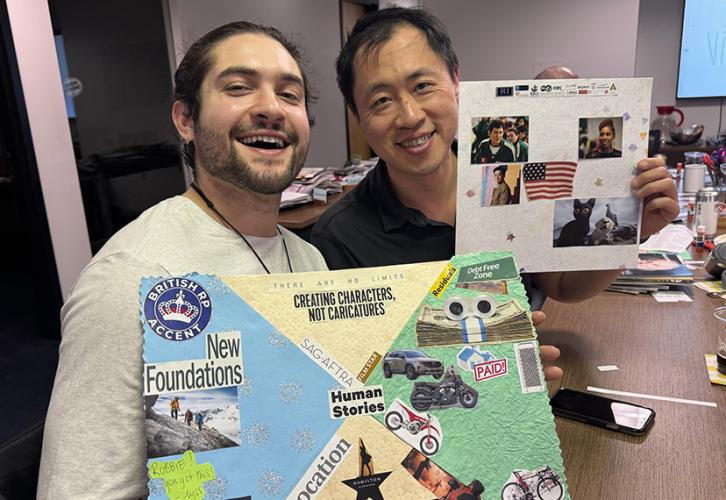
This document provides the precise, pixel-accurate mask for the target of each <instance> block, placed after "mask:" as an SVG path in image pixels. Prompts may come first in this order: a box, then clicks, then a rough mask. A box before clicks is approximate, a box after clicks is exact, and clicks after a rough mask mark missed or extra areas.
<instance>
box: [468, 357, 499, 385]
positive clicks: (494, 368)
mask: <svg viewBox="0 0 726 500" xmlns="http://www.w3.org/2000/svg"><path fill="white" fill-rule="evenodd" d="M506 374H507V358H503V359H495V360H493V361H485V362H484V363H480V364H478V365H474V379H475V380H476V381H477V382H480V381H482V380H487V379H490V378H496V377H501V376H502V375H506Z"/></svg>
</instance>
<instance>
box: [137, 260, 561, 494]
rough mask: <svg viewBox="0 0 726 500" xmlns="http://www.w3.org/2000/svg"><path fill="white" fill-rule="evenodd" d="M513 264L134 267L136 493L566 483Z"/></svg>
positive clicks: (439, 490) (551, 486)
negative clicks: (170, 271)
mask: <svg viewBox="0 0 726 500" xmlns="http://www.w3.org/2000/svg"><path fill="white" fill-rule="evenodd" d="M517 269H518V266H517V265H516V263H515V260H514V258H513V256H512V254H511V253H509V252H494V253H480V254H472V255H466V256H457V257H454V258H452V259H451V260H450V261H448V262H446V261H442V262H428V263H421V264H409V265H401V266H390V267H385V268H369V269H355V270H343V271H330V272H316V273H300V274H283V275H259V276H223V277H217V276H208V275H199V274H190V275H185V276H179V277H174V278H144V279H143V280H142V284H141V302H142V303H141V322H142V324H143V329H144V400H145V411H146V440H147V454H148V463H147V466H148V470H149V492H150V497H149V498H172V499H176V498H199V499H201V498H292V499H298V498H305V499H308V498H318V499H343V500H344V499H350V500H354V499H356V498H412V499H417V498H420V499H427V500H428V499H430V498H432V497H436V498H442V497H445V496H447V495H448V498H458V497H459V496H460V495H463V494H464V493H467V494H469V495H471V496H467V498H484V497H483V495H482V493H483V492H484V491H485V490H486V492H487V493H486V497H487V498H492V497H496V498H500V497H501V498H507V499H509V498H520V497H521V496H522V495H524V494H526V493H530V494H533V495H539V498H543V499H545V500H548V499H551V500H557V499H560V498H569V494H568V490H567V483H566V479H565V475H564V467H563V463H562V457H561V453H560V448H559V441H558V438H557V434H556V433H555V427H554V421H553V417H552V413H551V411H550V407H549V400H548V397H547V390H546V383H545V380H544V376H543V372H542V366H541V361H540V357H539V345H538V343H537V338H536V333H535V330H534V327H533V325H532V321H531V314H530V311H529V305H528V302H527V297H526V293H525V289H524V286H523V284H522V282H521V280H520V277H519V274H518V271H517Z"/></svg>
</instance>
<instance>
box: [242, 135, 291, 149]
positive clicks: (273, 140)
mask: <svg viewBox="0 0 726 500" xmlns="http://www.w3.org/2000/svg"><path fill="white" fill-rule="evenodd" d="M240 142H242V144H254V143H256V142H266V143H268V144H274V145H275V146H277V147H280V148H281V147H283V146H284V145H285V143H284V142H283V141H282V139H280V138H279V137H270V136H267V135H253V136H250V137H243V138H242V140H241V141H240Z"/></svg>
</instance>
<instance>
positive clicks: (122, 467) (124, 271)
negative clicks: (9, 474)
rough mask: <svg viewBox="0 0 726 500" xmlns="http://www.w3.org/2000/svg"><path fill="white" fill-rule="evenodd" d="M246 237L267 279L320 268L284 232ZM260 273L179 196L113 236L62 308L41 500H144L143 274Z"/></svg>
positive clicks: (311, 253)
mask: <svg viewBox="0 0 726 500" xmlns="http://www.w3.org/2000/svg"><path fill="white" fill-rule="evenodd" d="M281 232H282V234H278V235H277V236H275V237H272V238H259V237H252V236H250V237H248V241H249V242H250V243H251V244H252V245H253V246H254V248H255V250H256V251H257V253H258V254H259V255H260V257H261V258H262V260H263V261H264V262H265V264H266V265H267V267H268V268H269V269H270V270H271V271H272V272H273V273H276V272H288V263H287V257H286V255H285V251H284V248H283V238H284V242H285V244H286V245H287V249H288V252H289V255H290V260H291V265H292V269H293V271H295V272H302V271H319V270H325V269H327V267H326V265H325V261H324V260H323V257H322V256H321V255H320V252H318V250H317V249H315V248H314V247H313V246H311V245H310V244H308V243H306V242H304V241H303V240H301V239H300V238H298V237H297V236H295V235H294V234H292V233H290V232H289V231H287V230H285V229H282V230H281ZM189 272H199V273H202V274H218V275H222V274H225V275H242V274H260V273H264V269H263V268H262V266H261V265H260V263H259V261H258V260H257V258H256V257H255V256H254V254H253V253H252V252H251V251H250V249H249V248H248V247H247V245H246V244H245V243H244V242H243V241H242V240H241V239H240V237H239V236H238V235H237V234H235V233H234V232H232V231H231V230H229V229H228V228H226V227H224V226H222V225H220V224H219V223H217V222H216V221H214V220H213V219H211V218H210V217H209V216H208V215H207V214H206V213H204V211H203V210H202V209H201V208H199V207H198V206H197V205H196V204H195V203H194V202H193V201H191V200H189V199H187V198H184V197H182V196H177V197H175V198H170V199H168V200H165V201H163V202H161V203H159V204H158V205H155V206H154V207H152V208H150V209H149V210H147V211H145V212H144V213H143V214H141V216H139V218H138V219H136V220H135V221H133V222H132V223H130V224H129V225H128V226H126V227H125V228H123V229H122V230H120V231H119V232H118V233H117V234H116V235H114V237H113V238H111V239H110V240H109V241H108V243H107V244H106V245H105V246H104V247H103V248H102V249H101V251H100V252H99V253H98V254H97V255H96V256H94V258H93V259H92V260H91V262H90V263H89V264H88V266H86V268H85V269H84V270H83V271H82V272H81V274H80V275H79V277H78V280H77V281H76V283H75V285H74V287H73V290H72V291H71V293H70V296H69V297H68V300H67V301H66V303H65V304H64V305H63V308H62V309H61V321H62V341H61V344H60V359H59V364H58V371H57V372H56V378H55V385H54V387H53V395H52V397H51V401H50V407H49V408H48V415H47V417H46V424H45V435H44V438H43V455H42V458H41V464H40V477H39V482H38V498H39V499H46V498H47V499H64V498H72V499H82V498H104V499H112V498H138V497H143V496H145V495H146V494H147V489H146V483H147V475H146V440H145V432H144V407H143V398H142V392H143V391H142V349H143V333H142V329H141V321H140V316H139V309H140V300H139V282H140V278H141V277H142V276H176V275H180V274H185V273H189Z"/></svg>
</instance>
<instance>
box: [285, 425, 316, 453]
mask: <svg viewBox="0 0 726 500" xmlns="http://www.w3.org/2000/svg"><path fill="white" fill-rule="evenodd" d="M314 445H315V433H314V432H313V431H312V430H310V429H308V428H305V427H303V428H301V429H298V430H296V431H295V433H294V434H293V435H292V436H290V447H291V448H292V449H293V450H295V451H296V452H298V453H305V452H308V451H310V450H312V449H313V446H314Z"/></svg>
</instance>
